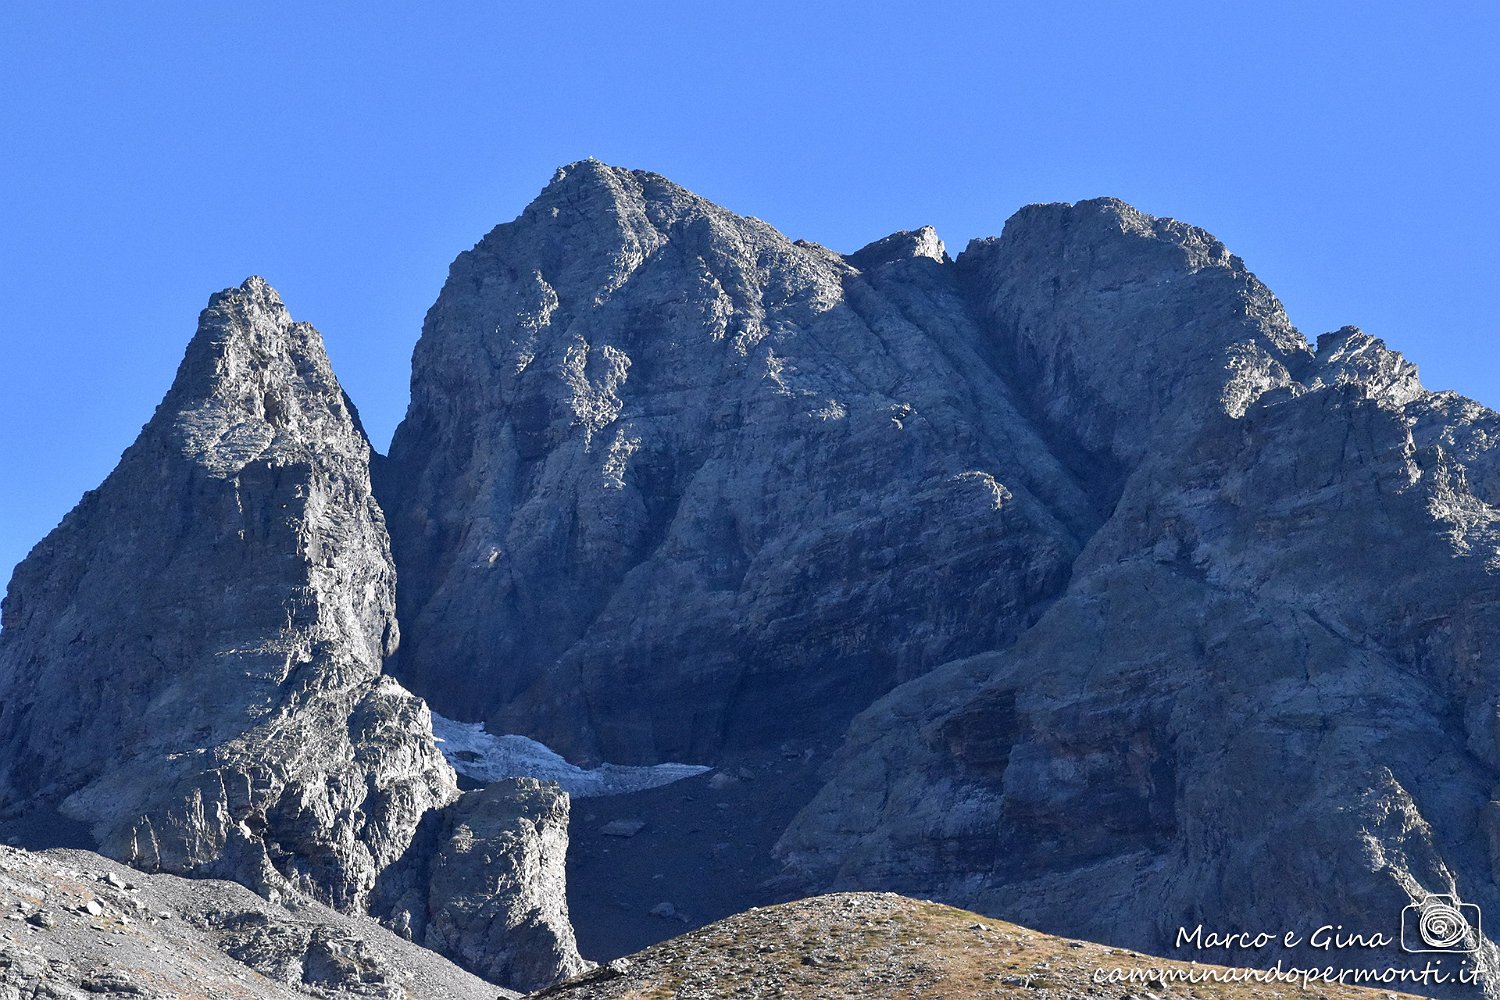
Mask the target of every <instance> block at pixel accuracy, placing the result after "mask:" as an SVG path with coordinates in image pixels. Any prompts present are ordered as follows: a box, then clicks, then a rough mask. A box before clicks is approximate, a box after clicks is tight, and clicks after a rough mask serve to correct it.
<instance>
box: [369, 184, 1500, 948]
mask: <svg viewBox="0 0 1500 1000" xmlns="http://www.w3.org/2000/svg"><path fill="white" fill-rule="evenodd" d="M1497 428H1500V424H1497V417H1496V416H1495V414H1493V413H1491V412H1490V411H1488V410H1486V409H1485V408H1483V407H1481V406H1479V405H1478V404H1476V403H1473V402H1471V401H1469V400H1465V399H1462V398H1461V397H1458V396H1455V395H1452V394H1435V393H1430V392H1427V391H1426V390H1425V389H1423V388H1422V386H1421V385H1420V383H1419V382H1418V380H1417V377H1416V372H1415V369H1414V368H1413V367H1412V366H1411V365H1409V364H1407V363H1406V362H1405V361H1404V360H1403V359H1402V358H1401V357H1400V356H1399V355H1397V354H1395V353H1393V352H1391V351H1389V350H1387V349H1386V348H1385V346H1384V345H1383V344H1381V343H1380V342H1379V341H1378V340H1375V339H1373V338H1371V337H1368V336H1366V335H1365V334H1363V333H1361V332H1359V331H1357V330H1353V329H1346V330H1342V331H1338V332H1336V333H1334V334H1330V335H1328V336H1326V337H1324V338H1321V339H1320V340H1319V342H1318V344H1317V345H1316V347H1314V346H1313V345H1310V344H1308V343H1307V341H1306V340H1305V339H1304V338H1303V336H1302V335H1301V334H1300V333H1299V332H1298V331H1297V330H1296V329H1295V328H1294V327H1293V326H1292V325H1291V323H1290V322H1289V320H1288V318H1287V316H1286V315H1285V313H1284V311H1283V309H1282V307H1281V305H1280V304H1279V303H1278V302H1277V300H1276V299H1275V297H1274V296H1273V295H1272V294H1271V292H1270V291H1269V290H1268V289H1266V288H1265V286H1264V285H1262V284H1261V283H1260V282H1259V281H1258V280H1256V278H1255V277H1254V275H1252V274H1251V273H1250V272H1249V271H1248V270H1247V269H1246V267H1245V265H1244V264H1243V262H1241V261H1240V260H1239V259H1238V258H1236V257H1234V256H1233V255H1232V254H1230V253H1229V252H1228V250H1227V249H1226V248H1225V247H1224V246H1223V245H1222V244H1221V243H1220V242H1219V241H1217V240H1216V239H1214V238H1213V237H1212V236H1210V235H1208V234H1207V233H1204V232H1203V231H1201V230H1198V229H1195V228H1193V227H1191V226H1187V225H1184V224H1182V223H1179V222H1175V221H1172V220H1166V219H1155V218H1151V217H1149V216H1146V215H1144V214H1142V213H1140V212H1137V211H1135V210H1134V209H1132V208H1130V207H1129V206H1127V205H1124V204H1122V203H1120V202H1118V201H1114V200H1110V199H1103V200H1098V201H1091V202H1082V203H1079V204H1077V205H1043V206H1033V207H1031V208H1027V209H1024V210H1022V211H1021V212H1020V213H1018V214H1017V215H1016V216H1015V217H1014V218H1012V219H1011V220H1010V222H1009V223H1008V224H1007V225H1006V227H1005V231H1004V233H1003V235H1002V236H1001V237H999V238H996V239H990V240H981V241H976V242H975V243H974V244H971V245H970V247H969V248H968V249H967V250H966V251H965V252H964V253H963V254H962V255H960V257H959V258H958V259H957V260H956V261H953V260H950V259H949V258H948V256H947V254H946V252H945V250H944V249H943V247H942V244H941V242H940V241H939V240H938V239H937V238H936V234H934V233H932V232H931V231H930V230H915V231H910V232H904V233H897V234H895V235H893V236H891V237H888V238H886V239H884V240H880V241H877V242H876V243H874V244H871V245H870V246H869V247H866V248H864V249H863V250H860V251H858V252H856V253H854V254H851V255H849V256H848V257H839V256H837V255H835V254H833V253H831V252H829V251H827V250H825V249H823V248H821V247H817V246H814V245H810V244H806V243H795V242H792V241H789V240H787V239H785V238H784V237H782V236H780V235H779V234H777V233H776V232H774V231H773V230H771V229H770V228H769V227H767V226H765V225H764V224H762V223H760V222H758V221H756V220H754V219H748V218H743V217H740V216H736V215H733V214H731V213H729V212H726V211H724V210H723V209H720V208H717V207H716V206H713V205H710V204H708V203H706V202H704V201H702V200H701V199H698V198H696V197H694V196H692V195H690V194H688V193H687V192H685V191H683V190H682V189H680V188H678V187H675V186H674V185H672V184H670V183H669V182H667V181H665V180H663V179H662V178H660V177H657V176H655V175H652V174H647V173H641V172H632V171H625V170H619V169H615V168H611V167H606V166H604V165H602V164H598V163H596V162H592V161H590V162H586V163H581V164H575V165H573V166H570V167H567V168H564V169H563V170H562V171H560V172H559V174H558V176H557V177H556V178H555V179H554V181H553V183H552V184H551V185H550V186H549V187H548V188H547V189H546V190H545V191H544V192H543V193H542V195H541V196H540V197H539V198H538V199H537V201H536V202H534V203H533V204H532V205H531V206H530V207H529V208H527V210H526V211H525V212H524V213H523V214H522V216H521V217H520V218H519V219H517V220H516V221H515V222H513V223H509V224H507V225H503V226H500V227H498V228H497V229H495V230H494V231H493V232H491V233H490V234H489V235H488V236H486V237H485V239H484V240H483V241H481V242H480V244H479V245H478V246H477V247H475V249H474V250H472V251H470V252H468V253H466V254H464V255H462V256H461V257H460V258H459V259H458V261H457V262H455V264H454V266H453V268H452V271H451V273H450V276H449V281H448V284H447V286H446V287H445V288H444V290H443V293H442V294H441V296H440V297H439V299H438V302H437V304H436V305H435V306H434V307H433V309H432V310H431V312H430V313H429V315H428V318H427V322H426V325H425V327H424V332H423V336H422V339H421V341H420V343H419V344H418V347H417V350H416V354H415V357H414V369H413V382H412V403H411V408H410V410H409V412H408V415H407V418H406V420H405V422H404V423H403V425H402V427H401V429H400V431H399V432H398V434H397V438H396V441H395V443H394V445H393V449H392V455H391V461H390V465H389V467H388V468H387V470H386V472H388V473H389V475H383V476H382V478H381V479H380V482H379V484H378V485H379V486H380V488H381V490H382V491H383V496H384V498H385V499H386V500H387V504H388V509H389V510H390V511H391V512H392V525H393V527H392V533H393V544H394V547H395V551H396V555H397V560H398V564H399V565H400V566H401V567H402V590H401V595H400V608H401V614H402V618H403V623H404V625H405V626H406V634H407V640H408V641H407V645H406V646H405V648H404V649H403V654H402V657H401V660H400V663H399V667H398V670H399V672H400V675H401V676H402V677H403V678H404V679H405V680H406V681H407V682H408V683H410V684H411V685H412V686H413V687H414V688H415V689H416V690H418V691H421V692H422V693H423V694H424V695H427V696H430V697H431V698H432V699H433V700H434V703H435V704H436V705H438V706H439V707H440V708H441V709H442V710H443V711H444V712H445V714H452V715H454V716H455V717H458V718H463V719H469V720H474V719H478V718H483V719H484V720H485V721H486V722H488V723H489V724H490V726H491V729H492V730H493V731H497V732H499V731H505V732H521V733H525V734H526V735H530V736H534V737H537V738H540V739H542V740H544V741H546V742H548V743H550V744H552V745H553V746H555V747H557V748H558V749H560V750H563V751H565V752H567V753H570V754H572V755H573V756H574V757H575V758H578V759H580V760H588V759H590V758H592V759H599V758H607V759H610V760H618V761H622V762H633V763H651V762H655V761H660V760H668V759H675V760H690V761H702V762H707V763H719V762H721V761H723V760H725V759H730V760H732V759H734V758H735V755H736V754H743V753H747V752H751V751H757V752H764V751H765V750H766V749H767V748H770V747H774V746H776V745H778V741H780V740H782V739H785V738H794V737H800V736H806V735H809V734H822V735H824V736H826V735H827V734H829V733H830V732H837V731H838V730H839V729H840V727H841V726H842V725H843V721H844V720H845V719H847V718H849V717H851V716H852V715H854V714H855V713H859V714H858V717H857V718H855V720H854V721H853V723H852V726H851V727H850V729H849V733H848V738H847V742H846V745H845V747H844V749H843V750H842V751H841V752H840V753H839V755H838V758H837V760H836V762H835V763H834V765H833V766H832V768H831V769H830V770H829V772H828V781H827V784H826V786H825V787H824V788H823V790H822V791H821V792H820V793H819V794H818V795H817V796H816V797H815V798H814V800H813V801H812V802H810V803H808V804H807V805H806V806H805V807H804V808H803V809H802V811H801V813H800V815H799V816H798V818H797V819H796V820H795V821H794V822H793V823H792V825H791V827H790V828H789V829H788V830H786V831H785V833H784V835H783V836H782V837H781V840H780V843H779V847H778V853H779V854H780V856H781V857H782V859H783V860H784V862H785V865H786V868H787V871H788V872H789V874H790V876H791V877H792V878H794V879H796V880H798V883H799V884H800V885H801V886H802V887H803V888H806V889H811V888H818V889H822V888H880V889H894V890H897V891H902V892H908V893H913V894H918V895H925V896H932V897H935V898H941V899H944V900H947V901H951V902H955V903H958V904H961V905H965V906H970V907H974V908H978V909H981V910H983V911H985V912H989V913H994V914H997V915H1001V916H1005V917H1008V918H1013V919H1016V920H1018V921H1021V922H1024V923H1028V924H1030V925H1033V926H1037V927H1038V928H1039V929H1041V930H1044V931H1049V932H1057V933H1065V934H1075V935H1080V936H1089V937H1094V938H1097V939H1102V940H1105V941H1109V942H1112V943H1120V944H1127V945H1132V946H1138V947H1150V948H1153V949H1156V950H1160V949H1161V948H1162V947H1164V946H1165V945H1168V944H1170V943H1171V937H1172V932H1173V931H1174V930H1175V928H1176V927H1177V926H1178V925H1179V924H1182V923H1187V924H1189V925H1191V924H1193V923H1197V922H1200V921H1201V922H1204V923H1206V924H1210V925H1215V926H1222V927H1225V928H1229V929H1233V928H1242V927H1255V928H1265V929H1268V930H1272V931H1273V932H1278V933H1279V932H1281V931H1284V930H1294V929H1304V930H1311V929H1312V928H1311V927H1304V925H1305V924H1306V922H1307V921H1308V920H1309V919H1311V920H1314V921H1319V922H1321V921H1322V920H1327V921H1328V922H1330V923H1342V924H1344V925H1346V926H1348V927H1351V928H1357V929H1359V930H1361V931H1367V932H1377V931H1379V932H1385V933H1392V934H1394V933H1396V932H1398V931H1399V928H1400V920H1401V910H1402V908H1403V907H1404V906H1405V905H1407V903H1409V902H1411V901H1414V900H1419V899H1421V898H1423V897H1424V895H1425V894H1426V893H1427V892H1437V891H1443V892H1452V893H1456V894H1457V895H1459V896H1460V897H1462V898H1463V899H1465V900H1467V901H1469V902H1474V903H1479V904H1484V905H1492V906H1497V907H1500V893H1497V889H1496V871H1497V869H1496V863H1497V859H1500V848H1496V847H1494V846H1493V845H1495V844H1500V834H1496V833H1494V832H1493V831H1494V830H1495V829H1496V824H1497V820H1496V818H1495V817H1496V816H1497V815H1500V812H1497V811H1496V807H1495V806H1494V805H1493V803H1494V802H1495V801H1500V789H1497V784H1500V783H1497V780H1496V779H1497V777H1500V744H1497V737H1496V735H1495V733H1496V731H1497V727H1496V725H1495V720H1496V718H1497V717H1500V712H1497V706H1500V674H1497V672H1496V668H1497V663H1496V660H1495V655H1496V654H1495V652H1494V651H1495V649H1496V648H1497V644H1496V640H1497V638H1500V634H1497V630H1500V610H1497V594H1500V591H1497V587H1496V580H1497V576H1496V574H1497V572H1500V558H1497V541H1500V538H1497V529H1496V510H1495V506H1494V505H1495V504H1496V503H1497V502H1500V501H1497V490H1500V473H1497V469H1500V455H1497V451H1496V442H1497V441H1500V436H1497ZM872 702H873V703H872ZM861 709H863V711H862V712H861V711H860V710H861ZM662 897H663V898H671V886H670V884H668V885H664V886H663V888H662ZM1312 926H1316V924H1315V923H1314V924H1313V925H1312ZM1221 957H1222V958H1226V959H1228V960H1235V961H1238V960H1251V959H1256V960H1258V959H1259V958H1261V957H1264V956H1244V955H1227V956H1221ZM1379 957H1381V958H1382V959H1383V960H1389V961H1392V962H1399V963H1407V962H1410V961H1417V962H1418V964H1420V961H1421V960H1414V959H1411V958H1409V957H1408V956H1405V955H1404V954H1403V953H1401V952H1400V951H1399V950H1397V949H1395V948H1392V949H1389V950H1388V952H1387V953H1382V954H1381V955H1380V956H1379ZM1496 959H1497V955H1496V952H1495V949H1494V948H1493V946H1492V945H1490V944H1488V943H1486V944H1485V946H1484V948H1483V949H1482V950H1481V953H1480V954H1479V956H1478V958H1477V961H1478V962H1479V963H1480V964H1482V965H1483V966H1484V967H1486V968H1487V969H1490V970H1491V971H1492V972H1496V971H1500V967H1497V965H1496Z"/></svg>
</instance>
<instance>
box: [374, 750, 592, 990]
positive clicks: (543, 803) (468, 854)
mask: <svg viewBox="0 0 1500 1000" xmlns="http://www.w3.org/2000/svg"><path fill="white" fill-rule="evenodd" d="M567 852H568V796H567V795H566V794H565V793H564V792H563V791H562V790H561V789H559V788H558V787H557V785H556V784H554V783H552V782H541V781H537V780H535V779H532V778H513V779H507V780H503V781H497V782H494V783H493V784H490V785H487V786H485V787H484V788H482V789H476V790H474V791H470V792H466V793H465V794H464V795H463V797H462V798H460V799H459V800H458V801H457V802H455V803H453V804H452V805H450V806H448V807H447V808H446V809H443V810H441V811H440V812H437V813H433V814H432V815H431V816H429V818H428V821H427V828H426V829H424V831H423V832H422V833H420V834H419V835H418V838H417V841H416V842H415V843H414V844H413V849H412V851H411V852H410V853H409V856H408V858H407V859H404V860H403V861H402V862H401V863H399V864H397V865H395V866H393V867H392V868H391V869H390V870H389V871H388V872H387V873H386V874H385V875H384V876H382V879H381V882H380V887H379V891H378V893H377V899H376V901H375V903H374V905H373V908H374V909H376V911H377V912H379V913H380V914H381V916H382V918H383V919H385V920H387V922H389V923H390V924H392V925H393V926H394V927H395V928H396V929H397V930H398V931H400V932H401V933H402V935H403V936H405V937H408V938H410V939H411V940H414V941H416V942H418V943H420V944H423V945H426V946H427V947H428V948H431V949H433V950H434V951H438V952H441V953H442V954H444V955H447V956H448V957H449V958H451V959H453V960H454V961H456V962H458V963H459V964H460V965H462V966H463V967H464V968H467V969H470V970H471V971H473V972H476V973H478V974H479V975H482V976H484V977H485V978H486V979H488V980H490V981H491V982H494V983H500V984H502V985H505V986H509V987H512V988H514V989H518V990H521V991H522V992H530V991H532V990H537V989H541V988H542V987H544V986H547V985H549V984H551V983H553V982H556V981H557V980H559V979H565V978H568V977H569V976H575V975H577V974H579V973H581V972H583V971H585V970H586V969H587V968H589V963H587V962H585V961H583V959H581V958H580V957H579V955H578V946H577V944H576V943H575V941H574V939H573V927H572V925H571V924H570V923H569V922H568V904H567V891H566V869H565V859H566V857H567Z"/></svg>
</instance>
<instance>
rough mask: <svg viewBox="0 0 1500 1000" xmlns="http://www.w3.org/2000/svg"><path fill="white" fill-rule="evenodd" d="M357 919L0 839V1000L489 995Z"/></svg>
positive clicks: (386, 999) (479, 999) (468, 998)
mask: <svg viewBox="0 0 1500 1000" xmlns="http://www.w3.org/2000/svg"><path fill="white" fill-rule="evenodd" d="M516 995H517V994H515V993H511V992H508V991H505V990H500V989H497V988H496V987H495V986H494V985H492V984H490V983H487V982H485V981H483V980H481V979H479V978H478V977H476V976H473V975H471V974H469V973H467V972H464V971H463V970H461V969H459V968H457V967H456V966H454V965H452V964H451V963H449V962H447V961H445V960H444V959H442V958H440V957H438V956H437V955H435V954H433V953H432V952H430V951H428V950H427V949H425V948H419V947H417V946H416V945H413V944H410V943H408V942H406V941H404V940H402V939H401V938H399V937H397V936H396V935H394V934H392V933H390V932H389V931H387V930H385V929H383V928H382V927H380V926H379V925H378V924H376V923H374V922H373V921H370V920H362V919H359V918H356V917H350V916H347V915H344V914H341V913H338V912H336V911H334V910H331V909H329V908H328V907H326V906H323V905H322V904H320V903H317V902H315V901H313V900H310V899H307V898H305V897H300V896H289V897H287V898H286V899H284V900H283V901H281V902H278V903H272V902H269V901H267V900H266V899H264V898H262V897H260V896H257V895H255V894H254V893H252V892H250V891H249V890H248V889H246V888H244V887H243V886H240V885H237V884H235V883H232V882H223V881H218V880H213V879H184V878H179V877H176V876H172V875H147V874H144V873H142V872H139V871H135V870H132V869H130V868H128V867H126V866H124V865H121V864H119V863H117V862H113V861H110V860H108V859H105V858H102V857H100V856H99V855H97V854H91V853H89V852H86V851H43V852H40V853H31V852H29V851H21V850H17V849H15V848H6V847H0V997H4V998H5V1000H34V998H42V997H46V998H49V1000H84V998H86V997H87V998H97V997H125V998H139V1000H199V998H203V1000H207V998H217V1000H229V998H232V1000H293V998H296V1000H303V998H306V997H317V998H330V997H349V998H353V997H366V998H371V1000H418V998H420V1000H495V998H496V997H497V996H502V997H503V996H516Z"/></svg>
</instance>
